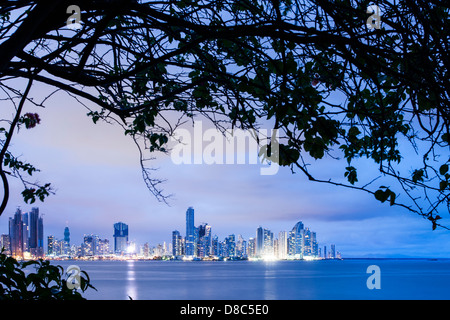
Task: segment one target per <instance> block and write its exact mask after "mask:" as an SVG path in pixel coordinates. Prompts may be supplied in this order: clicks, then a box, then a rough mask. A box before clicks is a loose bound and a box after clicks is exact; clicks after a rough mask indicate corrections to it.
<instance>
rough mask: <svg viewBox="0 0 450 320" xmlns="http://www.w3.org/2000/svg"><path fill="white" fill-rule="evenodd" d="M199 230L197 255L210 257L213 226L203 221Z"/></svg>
mask: <svg viewBox="0 0 450 320" xmlns="http://www.w3.org/2000/svg"><path fill="white" fill-rule="evenodd" d="M197 230H198V240H197V256H198V257H200V258H205V257H208V256H209V255H210V254H211V241H212V239H211V226H210V225H208V224H207V223H203V224H201V225H200V226H199V227H198V228H197Z"/></svg>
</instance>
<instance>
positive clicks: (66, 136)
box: [0, 86, 450, 258]
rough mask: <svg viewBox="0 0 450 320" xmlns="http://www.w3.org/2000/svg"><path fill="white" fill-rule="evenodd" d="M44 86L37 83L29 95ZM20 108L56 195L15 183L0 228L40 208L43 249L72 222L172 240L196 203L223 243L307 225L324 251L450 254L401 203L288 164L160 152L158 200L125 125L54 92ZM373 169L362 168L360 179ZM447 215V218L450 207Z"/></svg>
mask: <svg viewBox="0 0 450 320" xmlns="http://www.w3.org/2000/svg"><path fill="white" fill-rule="evenodd" d="M40 90H41V91H40ZM42 90H43V89H42V87H40V86H36V87H35V88H34V89H33V90H32V95H33V93H34V94H35V95H39V94H40V93H42V92H44V91H42ZM24 112H37V113H38V114H39V115H40V118H41V124H40V125H38V126H37V127H36V128H34V129H30V130H26V129H25V128H23V129H21V131H20V132H19V134H16V135H15V136H14V137H13V140H12V147H11V149H10V150H11V151H12V152H14V154H15V155H16V156H17V155H22V157H21V159H22V160H24V161H29V162H31V163H32V164H33V165H35V166H36V167H37V168H39V169H41V172H39V173H38V174H36V178H37V179H38V180H39V181H41V182H51V183H52V185H53V186H54V188H55V189H56V194H55V195H51V196H50V197H49V198H47V199H46V200H45V202H44V203H41V202H36V203H34V204H32V205H29V204H25V203H24V202H23V198H22V197H21V195H20V192H21V191H22V190H23V188H22V186H21V185H20V184H19V182H18V181H16V180H14V179H10V184H11V197H10V200H9V204H8V207H7V209H6V211H5V212H4V213H3V214H2V216H1V217H0V233H8V218H9V217H12V216H13V214H14V212H15V210H16V208H17V206H20V207H21V208H22V210H23V211H29V210H31V207H33V206H38V207H39V209H40V212H41V213H43V214H45V215H44V236H45V241H44V242H45V246H47V236H48V235H54V236H55V237H56V238H59V239H62V238H63V232H64V227H65V226H66V225H68V226H69V228H70V232H71V243H72V244H73V243H75V244H78V245H79V244H80V243H81V242H82V237H83V234H91V233H93V234H98V235H99V236H100V237H101V238H107V239H109V240H110V241H111V243H113V237H112V234H113V224H114V223H115V222H118V221H122V222H124V223H126V224H128V225H129V238H130V240H132V241H136V242H137V244H139V245H142V244H144V243H145V242H149V244H150V245H151V246H155V245H157V244H158V243H161V244H162V243H163V241H166V242H167V243H169V242H170V241H171V232H172V231H173V230H175V229H177V230H179V231H180V232H181V234H182V235H183V236H184V235H185V232H186V230H185V212H186V209H187V208H188V207H189V206H193V207H194V209H195V224H196V225H199V224H200V223H202V222H206V223H208V224H209V225H211V226H212V233H213V234H217V235H218V236H219V239H220V240H223V238H225V237H226V236H227V235H229V234H235V235H236V236H237V235H239V234H241V235H242V236H243V237H244V238H245V239H248V238H249V237H254V236H255V233H256V228H257V227H258V226H263V227H265V228H268V229H270V230H271V231H272V232H273V233H274V237H277V236H278V232H279V231H281V230H285V231H289V230H291V229H292V227H293V226H294V225H295V223H296V222H298V221H302V222H303V223H304V225H305V226H307V227H309V228H310V229H311V230H312V231H315V232H316V233H317V239H318V242H319V246H320V247H323V246H324V245H327V246H329V245H330V244H335V245H336V249H337V250H338V251H340V252H341V253H342V256H343V257H344V258H345V257H372V256H373V257H375V256H377V257H394V256H399V257H403V256H409V257H447V258H450V246H449V244H450V231H447V230H439V229H437V230H435V231H432V229H431V223H429V221H427V220H424V219H423V218H421V217H419V216H417V215H415V214H412V213H410V212H408V211H406V210H405V209H401V208H399V207H390V206H389V205H388V204H381V203H379V202H378V201H376V200H375V199H374V197H373V196H372V195H369V194H366V193H362V192H360V191H355V190H350V189H344V188H339V187H335V186H331V185H326V184H321V183H314V182H309V181H308V179H307V178H306V177H305V176H304V175H303V174H301V173H300V172H298V173H296V174H292V172H291V170H290V169H289V168H280V170H279V171H278V173H277V174H276V175H272V176H264V175H260V165H249V164H247V165H206V164H202V165H193V164H192V165H175V164H174V163H173V162H172V160H171V158H170V156H168V155H160V156H158V159H157V160H156V161H155V166H157V167H159V168H160V169H159V170H158V171H156V172H155V175H156V176H157V177H159V178H163V179H167V181H166V182H165V183H164V185H163V188H164V190H165V191H166V193H170V194H174V196H173V197H172V198H171V199H169V205H167V204H164V203H161V202H158V201H157V200H156V199H155V197H154V196H153V195H152V194H151V193H150V192H149V191H148V189H147V188H146V186H145V183H144V181H143V179H142V175H141V169H140V166H139V154H138V150H137V148H136V145H135V144H134V142H133V141H132V140H131V138H130V137H128V136H125V135H124V133H123V129H122V128H121V127H120V126H117V125H109V124H106V123H103V122H98V123H97V124H96V125H94V124H93V122H92V120H91V119H90V118H89V117H87V116H86V113H87V112H88V111H87V110H86V109H85V108H84V107H83V106H82V105H80V104H79V103H77V101H75V100H74V99H72V98H71V97H69V96H68V95H66V94H64V93H63V92H59V93H57V94H55V95H54V96H53V97H52V98H50V99H49V100H48V101H47V102H46V108H45V109H37V108H36V107H35V106H31V105H30V104H28V105H27V106H26V108H25V110H24ZM344 168H345V163H343V162H342V161H341V162H337V161H328V160H324V161H320V162H319V163H317V168H316V171H317V172H320V173H321V174H322V177H330V178H331V177H335V178H339V179H340V178H343V172H344V171H343V170H344ZM371 171H372V172H373V168H372V167H367V170H366V171H363V170H360V171H359V172H360V174H361V179H364V174H365V173H366V174H368V175H369V174H370V173H371ZM441 216H443V217H444V219H443V220H442V221H443V224H445V222H446V221H448V213H445V212H444V213H442V214H441ZM447 225H448V224H447Z"/></svg>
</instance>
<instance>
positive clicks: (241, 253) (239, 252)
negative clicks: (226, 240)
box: [236, 235, 247, 258]
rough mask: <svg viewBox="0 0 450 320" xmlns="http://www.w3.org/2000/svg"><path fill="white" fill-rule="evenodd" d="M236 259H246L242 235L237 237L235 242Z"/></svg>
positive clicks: (245, 245)
mask: <svg viewBox="0 0 450 320" xmlns="http://www.w3.org/2000/svg"><path fill="white" fill-rule="evenodd" d="M236 257H238V258H245V257H247V241H245V240H244V238H243V237H242V235H238V240H237V242H236Z"/></svg>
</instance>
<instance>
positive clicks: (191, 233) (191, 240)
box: [186, 207, 196, 256]
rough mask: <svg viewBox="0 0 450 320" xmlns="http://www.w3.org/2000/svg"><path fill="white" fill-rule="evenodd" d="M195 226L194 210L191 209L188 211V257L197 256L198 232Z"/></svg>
mask: <svg viewBox="0 0 450 320" xmlns="http://www.w3.org/2000/svg"><path fill="white" fill-rule="evenodd" d="M195 229H196V228H195V226H194V208H192V207H189V208H188V209H187V210H186V255H187V256H194V255H195V254H196V250H195V249H196V248H195V247H196V239H195V238H196V236H195V234H196V232H195Z"/></svg>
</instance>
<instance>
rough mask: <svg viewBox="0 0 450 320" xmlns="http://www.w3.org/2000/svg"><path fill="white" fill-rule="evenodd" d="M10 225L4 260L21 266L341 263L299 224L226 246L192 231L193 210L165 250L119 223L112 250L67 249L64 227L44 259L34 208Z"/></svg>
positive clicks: (90, 238)
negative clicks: (43, 262) (44, 262)
mask: <svg viewBox="0 0 450 320" xmlns="http://www.w3.org/2000/svg"><path fill="white" fill-rule="evenodd" d="M29 215H30V216H31V217H29ZM31 218H32V219H31ZM10 225H11V233H10V234H9V235H1V237H0V245H1V246H2V247H5V248H6V250H7V251H6V253H7V254H9V255H12V256H15V257H17V258H18V259H25V260H28V259H36V258H44V259H52V260H68V259H82V260H136V259H139V260H182V261H200V260H203V261H235V260H251V261H275V260H306V261H313V260H320V259H340V258H341V254H340V253H339V252H338V251H336V247H335V245H334V244H331V245H330V246H329V247H328V249H327V246H326V245H325V246H323V247H320V248H319V243H318V240H317V235H316V232H314V231H312V230H311V229H310V228H308V227H306V226H304V224H303V223H302V222H301V221H299V222H297V223H296V224H295V225H294V226H293V227H292V229H291V230H290V231H280V232H279V233H278V234H274V233H273V232H272V231H271V230H269V229H267V228H263V227H261V226H260V227H258V228H257V229H256V232H255V236H254V237H250V238H248V239H244V237H242V235H237V236H236V235H235V234H229V235H228V236H227V237H225V239H224V240H219V238H218V236H217V235H213V233H212V226H211V225H208V224H207V223H202V224H200V225H199V226H195V224H194V208H192V207H189V208H188V209H187V211H186V234H185V235H184V236H182V233H181V232H179V231H178V230H174V231H173V232H172V241H171V242H169V243H168V245H167V244H166V242H163V244H158V245H156V246H150V245H149V244H148V243H145V244H144V245H143V246H139V245H137V244H136V242H135V241H130V240H129V239H128V236H129V231H128V225H127V224H125V223H123V222H117V223H115V224H114V225H113V228H114V233H113V237H114V241H113V243H111V244H110V241H109V240H108V239H102V238H100V237H99V236H98V235H95V234H85V235H84V237H83V242H82V243H81V245H75V244H73V243H72V244H71V240H70V230H69V227H68V226H66V227H65V229H64V239H57V238H56V237H54V236H53V235H50V236H48V237H47V243H48V246H47V250H46V252H45V254H44V247H43V243H44V239H43V232H38V230H42V228H43V220H42V217H39V209H38V208H33V209H32V212H31V213H22V211H21V210H20V209H18V210H17V211H16V213H15V215H14V218H10ZM30 230H31V231H30ZM38 235H39V236H38ZM28 239H30V241H28ZM31 240H33V241H31Z"/></svg>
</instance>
